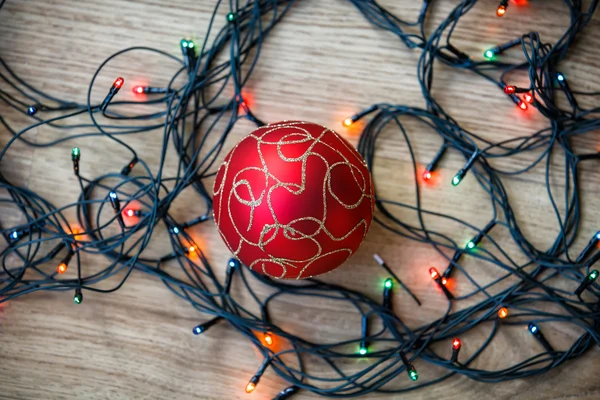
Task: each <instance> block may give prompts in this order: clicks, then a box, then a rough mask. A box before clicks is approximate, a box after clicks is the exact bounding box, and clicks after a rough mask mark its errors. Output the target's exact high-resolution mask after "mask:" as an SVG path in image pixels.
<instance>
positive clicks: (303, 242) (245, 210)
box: [213, 121, 374, 279]
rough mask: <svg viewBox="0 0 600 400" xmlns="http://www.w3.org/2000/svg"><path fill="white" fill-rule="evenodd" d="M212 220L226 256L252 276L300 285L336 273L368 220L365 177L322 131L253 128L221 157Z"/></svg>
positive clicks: (344, 146) (369, 195) (345, 147)
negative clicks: (299, 281)
mask: <svg viewBox="0 0 600 400" xmlns="http://www.w3.org/2000/svg"><path fill="white" fill-rule="evenodd" d="M213 204H214V218H215V222H216V223H217V227H218V229H219V233H220V234H221V236H222V237H223V240H224V241H225V243H226V244H227V246H228V247H229V249H230V250H231V251H232V252H233V254H235V256H237V257H238V258H239V259H240V261H242V262H243V263H244V264H246V265H247V266H248V267H250V268H251V269H253V270H255V271H257V272H259V273H262V274H265V275H268V276H271V277H274V278H286V279H289V278H296V279H303V278H309V277H311V276H315V275H319V274H323V273H325V272H328V271H331V270H333V269H335V268H337V267H338V266H340V265H341V264H342V263H343V262H344V261H346V260H347V259H348V258H349V257H350V256H351V255H352V254H353V253H354V252H355V251H356V249H358V247H359V246H360V244H361V242H362V240H363V239H364V237H365V235H366V234H367V231H368V230H369V226H370V225H371V219H372V217H373V208H374V196H373V185H372V183H371V176H370V174H369V170H368V169H367V166H366V164H365V162H364V160H363V159H362V157H361V156H360V154H358V152H357V151H356V150H355V149H354V148H353V147H352V145H351V144H350V143H348V142H347V141H346V140H345V139H344V138H342V137H341V136H340V135H338V134H337V133H335V132H334V131H332V130H331V129H327V128H325V127H323V126H321V125H317V124H313V123H310V122H301V121H284V122H278V123H276V124H271V125H267V126H264V127H261V128H258V129H257V130H255V131H254V132H252V133H251V134H250V135H248V136H246V137H245V138H243V139H242V140H241V141H240V142H239V143H238V144H237V145H236V146H235V147H234V148H233V149H232V150H231V151H230V152H229V154H227V156H226V157H225V160H224V161H223V164H222V165H221V167H220V168H219V171H218V172H217V176H216V179H215V185H214V199H213Z"/></svg>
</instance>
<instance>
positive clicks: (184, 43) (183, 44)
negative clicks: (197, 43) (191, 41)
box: [179, 39, 188, 47]
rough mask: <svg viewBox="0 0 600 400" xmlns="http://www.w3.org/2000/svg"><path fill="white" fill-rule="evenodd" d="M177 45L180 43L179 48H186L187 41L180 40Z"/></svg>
mask: <svg viewBox="0 0 600 400" xmlns="http://www.w3.org/2000/svg"><path fill="white" fill-rule="evenodd" d="M179 43H181V47H188V41H187V40H185V39H181V42H179Z"/></svg>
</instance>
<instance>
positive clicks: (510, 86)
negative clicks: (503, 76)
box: [504, 85, 516, 94]
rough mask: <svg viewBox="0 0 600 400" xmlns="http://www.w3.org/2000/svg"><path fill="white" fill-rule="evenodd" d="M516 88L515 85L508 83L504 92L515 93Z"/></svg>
mask: <svg viewBox="0 0 600 400" xmlns="http://www.w3.org/2000/svg"><path fill="white" fill-rule="evenodd" d="M515 90H516V88H515V87H514V86H513V85H506V86H504V93H506V94H513V93H514V92H515Z"/></svg>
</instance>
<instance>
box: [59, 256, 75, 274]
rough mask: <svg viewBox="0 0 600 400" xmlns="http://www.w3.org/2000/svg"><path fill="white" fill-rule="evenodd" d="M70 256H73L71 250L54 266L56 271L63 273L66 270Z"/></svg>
mask: <svg viewBox="0 0 600 400" xmlns="http://www.w3.org/2000/svg"><path fill="white" fill-rule="evenodd" d="M71 258H73V252H72V251H70V250H69V251H68V252H67V254H66V255H65V257H64V258H63V259H62V261H61V262H60V263H59V264H58V266H57V267H56V272H58V273H59V274H64V273H65V272H67V267H68V266H69V262H71Z"/></svg>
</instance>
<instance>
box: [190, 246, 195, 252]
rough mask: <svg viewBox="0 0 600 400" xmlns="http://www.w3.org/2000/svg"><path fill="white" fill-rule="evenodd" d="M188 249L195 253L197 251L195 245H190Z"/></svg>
mask: <svg viewBox="0 0 600 400" xmlns="http://www.w3.org/2000/svg"><path fill="white" fill-rule="evenodd" d="M188 251H189V252H190V253H193V252H195V251H196V248H195V247H194V246H190V247H188Z"/></svg>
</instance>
